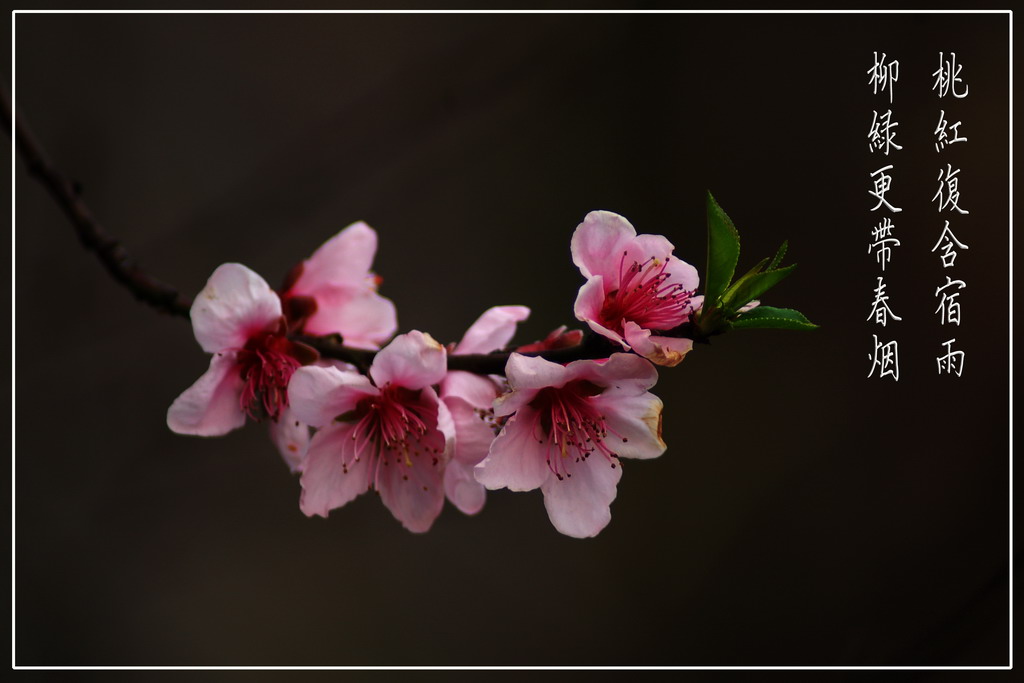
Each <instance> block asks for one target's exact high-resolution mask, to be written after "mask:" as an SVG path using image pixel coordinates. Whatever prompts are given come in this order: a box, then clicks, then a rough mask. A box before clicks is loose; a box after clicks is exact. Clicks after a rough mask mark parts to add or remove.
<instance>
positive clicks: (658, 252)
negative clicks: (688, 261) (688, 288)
mask: <svg viewBox="0 0 1024 683" xmlns="http://www.w3.org/2000/svg"><path fill="white" fill-rule="evenodd" d="M674 250H675V247H674V246H672V243H671V242H669V241H668V239H667V238H666V237H664V236H663V235H637V236H636V237H635V238H634V239H633V240H632V241H631V242H630V243H629V244H628V245H626V248H625V250H624V251H625V252H626V261H625V263H626V266H627V267H628V266H629V265H631V264H633V263H634V262H635V263H646V262H647V261H649V260H651V259H656V260H657V261H659V262H666V261H669V262H670V261H672V260H676V261H678V260H679V259H672V252H673V251H674ZM680 263H682V262H681V261H680Z"/></svg>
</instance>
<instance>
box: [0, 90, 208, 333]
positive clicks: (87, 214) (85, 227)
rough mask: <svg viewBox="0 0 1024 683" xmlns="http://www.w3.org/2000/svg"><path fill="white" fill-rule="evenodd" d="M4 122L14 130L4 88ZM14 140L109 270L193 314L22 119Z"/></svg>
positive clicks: (159, 303)
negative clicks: (101, 216)
mask: <svg viewBox="0 0 1024 683" xmlns="http://www.w3.org/2000/svg"><path fill="white" fill-rule="evenodd" d="M2 94H3V101H4V125H5V127H6V129H7V131H8V132H10V130H11V119H12V114H13V112H12V110H11V102H10V98H9V97H8V95H7V93H6V92H3V93H2ZM14 142H15V145H16V146H17V148H18V152H19V153H20V154H21V156H22V158H23V159H24V160H25V164H26V166H27V167H28V172H29V173H30V174H32V176H33V177H35V178H36V180H38V181H39V182H40V183H42V184H43V186H44V187H46V189H47V190H48V191H49V192H50V196H51V197H53V199H54V200H55V201H56V202H57V205H58V206H60V208H61V209H62V210H63V211H64V213H65V214H66V215H67V217H68V218H69V219H71V225H72V226H74V228H75V232H76V233H77V234H78V239H79V240H80V241H81V242H82V245H83V246H85V248H86V249H89V250H91V251H93V252H95V253H96V256H98V257H99V259H100V261H101V262H102V263H103V265H104V267H105V268H106V269H107V272H108V273H110V275H111V276H112V277H113V278H114V279H115V280H117V281H118V282H119V283H121V284H122V285H123V286H124V287H126V288H127V289H128V290H129V291H130V292H131V293H132V294H134V295H135V296H136V298H138V299H139V300H140V301H143V302H145V303H147V304H149V305H150V306H153V307H154V308H156V309H158V310H161V311H164V312H165V313H170V314H171V315H178V316H183V317H185V318H187V317H189V309H190V308H191V307H192V302H191V301H190V300H189V299H188V297H185V296H183V295H182V294H180V293H179V292H178V290H176V289H175V288H173V287H171V286H170V285H167V284H165V283H163V282H160V281H159V280H157V279H156V278H154V277H152V276H151V275H149V274H148V273H146V272H145V271H144V270H142V268H140V267H139V265H138V264H137V263H136V262H135V261H134V259H132V258H131V256H130V255H129V254H128V251H127V250H126V249H125V248H124V247H123V246H121V243H120V242H118V241H117V240H116V239H114V238H113V237H111V236H110V235H109V234H108V233H107V231H106V230H104V229H103V227H102V226H101V225H100V224H99V221H97V220H96V217H95V216H93V214H92V211H90V210H89V207H88V206H87V205H86V203H85V201H84V200H83V199H82V197H81V195H80V193H79V191H78V189H77V186H76V185H75V183H73V182H72V181H71V180H69V179H68V178H67V176H65V175H64V174H63V173H61V172H60V171H59V170H58V169H57V168H55V167H54V166H53V164H51V163H50V160H49V159H48V158H47V156H46V152H45V151H44V150H43V148H42V145H40V144H39V141H38V140H36V138H35V136H34V135H32V131H31V130H29V128H28V126H27V125H25V123H24V122H23V121H21V120H20V119H17V118H16V119H15V131H14Z"/></svg>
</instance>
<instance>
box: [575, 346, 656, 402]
mask: <svg viewBox="0 0 1024 683" xmlns="http://www.w3.org/2000/svg"><path fill="white" fill-rule="evenodd" d="M566 370H567V371H568V373H569V375H570V379H573V380H577V379H582V380H587V381H589V382H593V383H594V384H597V385H598V386H602V387H608V389H606V390H605V391H604V392H603V394H602V395H604V394H611V393H614V394H621V393H625V394H627V395H632V396H635V395H638V394H642V393H644V392H645V391H647V390H648V389H650V388H651V387H653V386H654V385H655V384H657V382H658V371H657V370H656V369H655V367H654V366H653V365H651V364H650V362H648V361H646V360H644V359H643V358H641V357H640V356H637V355H635V354H632V353H613V354H612V355H611V356H610V357H609V358H608V359H607V360H605V361H604V362H598V361H593V360H577V361H573V362H572V363H569V365H567V366H566Z"/></svg>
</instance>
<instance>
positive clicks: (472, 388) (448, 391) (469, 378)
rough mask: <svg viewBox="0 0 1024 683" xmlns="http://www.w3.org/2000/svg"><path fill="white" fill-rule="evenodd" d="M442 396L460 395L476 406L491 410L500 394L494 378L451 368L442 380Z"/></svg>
mask: <svg viewBox="0 0 1024 683" xmlns="http://www.w3.org/2000/svg"><path fill="white" fill-rule="evenodd" d="M441 396H442V397H446V396H458V397H460V398H462V399H464V400H466V401H467V402H468V403H469V404H470V405H472V406H473V407H474V408H479V409H481V410H490V409H491V406H492V405H493V403H494V399H495V398H496V397H497V396H498V387H497V386H496V385H495V383H494V380H492V379H491V378H489V377H485V376H483V375H474V374H473V373H472V372H466V371H465V370H449V371H448V374H446V375H445V376H444V379H443V380H441Z"/></svg>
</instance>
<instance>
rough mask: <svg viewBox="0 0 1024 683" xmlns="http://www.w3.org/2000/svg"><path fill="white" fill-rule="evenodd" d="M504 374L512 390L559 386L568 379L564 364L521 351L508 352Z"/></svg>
mask: <svg viewBox="0 0 1024 683" xmlns="http://www.w3.org/2000/svg"><path fill="white" fill-rule="evenodd" d="M505 376H506V377H508V384H509V386H510V387H511V388H512V389H513V390H518V389H543V388H544V387H560V386H562V385H563V384H565V383H566V382H568V381H569V379H570V377H569V373H568V371H567V370H566V369H565V366H564V365H560V364H559V363H552V362H551V361H549V360H544V359H543V358H540V357H539V356H524V355H523V354H521V353H512V354H509V357H508V362H507V363H505Z"/></svg>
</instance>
